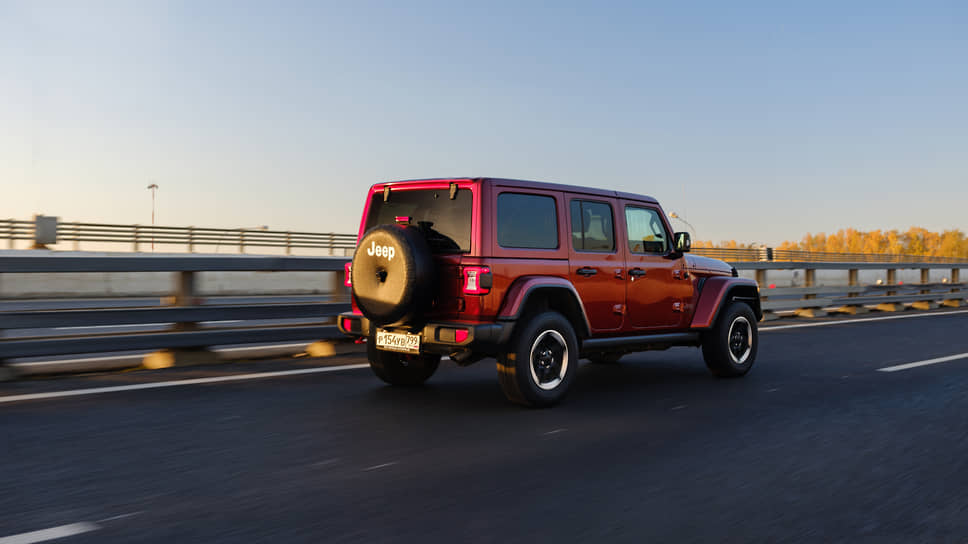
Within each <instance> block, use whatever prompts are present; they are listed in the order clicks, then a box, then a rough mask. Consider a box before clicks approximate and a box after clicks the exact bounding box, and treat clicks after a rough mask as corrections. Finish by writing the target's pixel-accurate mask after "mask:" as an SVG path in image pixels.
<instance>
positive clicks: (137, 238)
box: [132, 225, 141, 252]
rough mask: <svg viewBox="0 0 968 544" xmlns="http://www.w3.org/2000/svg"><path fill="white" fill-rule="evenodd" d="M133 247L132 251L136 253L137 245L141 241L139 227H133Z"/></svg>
mask: <svg viewBox="0 0 968 544" xmlns="http://www.w3.org/2000/svg"><path fill="white" fill-rule="evenodd" d="M133 228H134V247H132V250H133V251H135V252H137V251H138V243H139V242H140V241H141V225H135V226H134V227H133Z"/></svg>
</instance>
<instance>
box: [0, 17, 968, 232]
mask: <svg viewBox="0 0 968 544" xmlns="http://www.w3.org/2000/svg"><path fill="white" fill-rule="evenodd" d="M458 175H472V176H501V177H514V178H522V179H536V180H543V181H555V182H562V183H571V184H580V185H592V186H597V187H602V188H614V189H619V190H625V191H632V192H639V193H646V194H650V195H653V196H656V197H658V198H659V199H660V200H661V201H662V202H663V204H664V206H665V208H666V210H667V211H676V212H678V213H679V214H680V215H682V216H684V217H685V218H686V219H687V220H689V222H690V223H692V224H693V225H694V226H695V228H696V229H697V232H696V234H697V235H698V237H699V238H701V239H714V240H721V239H731V238H735V239H738V240H741V241H750V242H753V241H755V242H761V243H770V244H775V243H777V242H779V241H782V240H784V239H799V238H800V237H801V235H802V234H804V233H805V232H808V231H810V232H819V231H827V232H829V231H832V230H836V229H838V228H841V227H847V226H854V227H858V228H862V229H873V228H888V229H890V228H907V227H909V226H911V225H919V226H923V227H926V228H929V229H933V230H940V229H945V228H960V229H962V230H968V219H966V218H968V3H966V2H961V1H951V2H927V1H926V2H888V1H872V2H843V1H836V2H800V3H792V2H769V1H764V2H753V3H750V2H718V1H717V2H663V3H647V2H574V3H572V2H563V1H548V2H527V1H514V2H492V1H488V2H433V3H428V2H416V1H407V2H362V1H361V2H340V3H324V2H305V3H303V2H268V1H265V2H235V1H232V2H228V1H226V2H196V1H187V2H147V1H143V2H142V1H138V2H121V1H119V2H95V1H91V2H74V1H69V2H33V1H30V2H22V3H21V2H11V1H9V0H0V184H2V189H3V191H2V193H0V194H2V197H0V217H15V218H24V219H26V218H29V217H30V216H31V214H33V213H44V214H48V215H58V216H60V217H62V218H63V219H65V220H85V221H100V222H118V223H143V224H144V223H150V214H151V204H150V202H151V200H150V194H149V192H148V191H147V190H146V188H145V187H146V186H147V185H148V184H149V183H151V182H152V181H154V182H156V183H158V184H159V186H160V189H159V191H158V205H157V210H158V219H157V221H158V223H159V224H168V225H190V224H192V225H198V226H216V227H249V226H258V225H268V226H269V227H270V228H272V229H292V230H308V231H336V232H352V231H355V229H356V226H357V224H358V221H359V214H360V211H361V207H362V203H363V195H364V191H365V188H366V187H367V186H369V185H370V184H372V183H376V182H379V181H383V180H392V179H407V178H417V177H440V176H458Z"/></svg>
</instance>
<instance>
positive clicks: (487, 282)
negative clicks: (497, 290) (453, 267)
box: [464, 266, 494, 295]
mask: <svg viewBox="0 0 968 544" xmlns="http://www.w3.org/2000/svg"><path fill="white" fill-rule="evenodd" d="M493 284H494V276H492V275H491V269H490V268H488V267H486V266H465V267H464V293H465V294H467V295H486V294H488V293H490V292H491V286H492V285H493Z"/></svg>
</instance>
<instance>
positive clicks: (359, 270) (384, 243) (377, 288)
mask: <svg viewBox="0 0 968 544" xmlns="http://www.w3.org/2000/svg"><path fill="white" fill-rule="evenodd" d="M434 276H435V272H434V263H433V257H432V256H431V253H430V247H429V246H428V245H427V240H426V239H425V238H424V236H423V233H421V232H420V230H419V229H417V228H414V227H411V226H404V225H378V226H376V227H373V228H372V229H370V230H368V231H366V233H365V234H364V235H363V238H362V239H360V244H359V246H357V248H356V253H355V254H354V255H353V268H352V270H351V272H350V277H351V281H352V285H353V298H354V300H356V305H357V306H358V307H359V309H360V311H362V312H363V315H365V316H366V317H367V318H368V319H369V320H370V321H371V322H373V323H374V324H376V325H391V324H410V325H418V324H419V323H418V321H419V320H420V317H421V315H422V314H423V313H424V312H426V311H427V310H428V309H429V308H430V304H431V301H432V299H433V285H434V281H435V277H434Z"/></svg>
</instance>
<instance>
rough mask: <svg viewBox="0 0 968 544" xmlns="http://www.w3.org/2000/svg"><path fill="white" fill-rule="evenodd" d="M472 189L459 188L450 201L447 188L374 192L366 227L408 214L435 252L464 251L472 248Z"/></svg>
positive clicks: (411, 221)
mask: <svg viewBox="0 0 968 544" xmlns="http://www.w3.org/2000/svg"><path fill="white" fill-rule="evenodd" d="M471 200H472V196H471V191H470V190H469V189H458V190H457V193H456V195H455V198H454V199H453V200H451V199H450V191H449V189H448V188H441V189H418V190H409V191H408V190H406V189H403V188H400V189H396V188H394V189H391V190H390V198H389V199H388V200H387V201H386V202H384V201H383V193H382V192H378V193H374V194H373V200H371V201H370V211H369V214H368V215H367V217H366V230H369V229H371V228H373V227H375V226H377V225H386V224H393V223H394V222H395V221H396V218H397V217H401V216H402V217H409V218H410V224H411V225H413V226H415V227H418V228H420V230H421V231H423V232H424V236H425V237H426V238H427V243H428V244H429V245H430V249H431V250H432V251H433V252H434V253H467V252H468V251H470V250H471Z"/></svg>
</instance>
